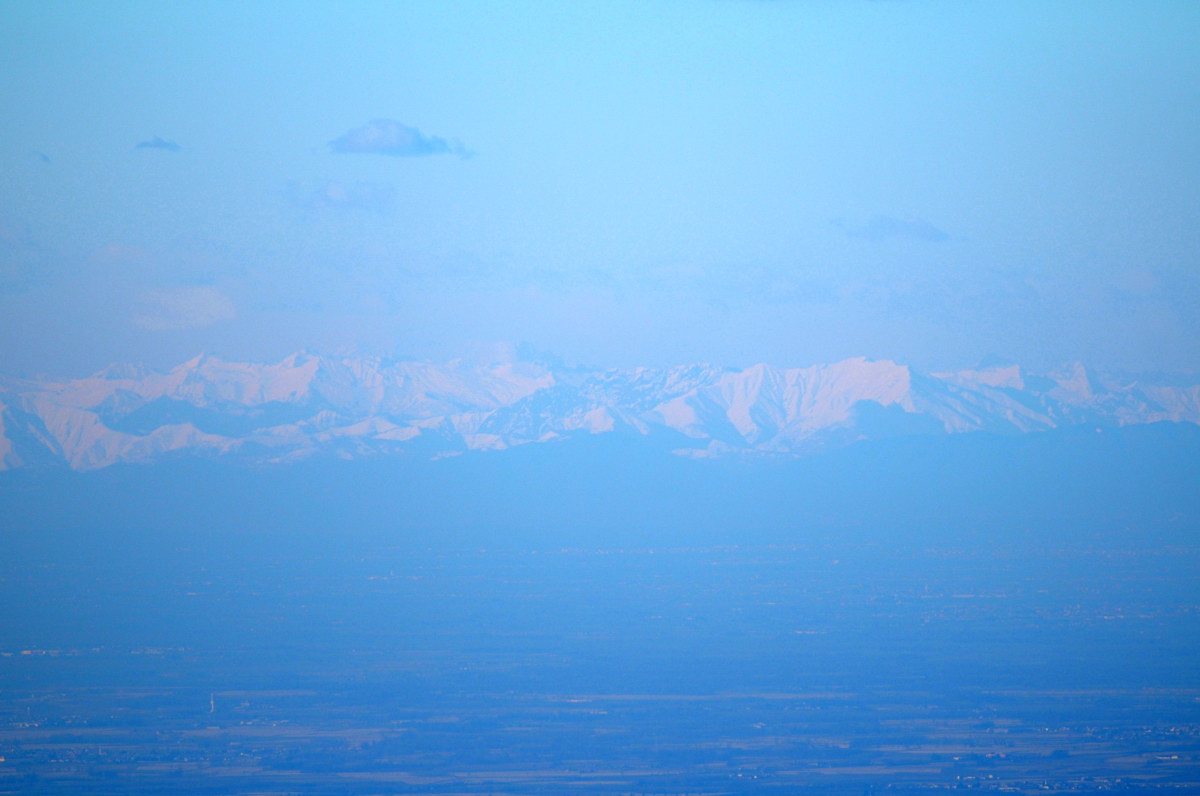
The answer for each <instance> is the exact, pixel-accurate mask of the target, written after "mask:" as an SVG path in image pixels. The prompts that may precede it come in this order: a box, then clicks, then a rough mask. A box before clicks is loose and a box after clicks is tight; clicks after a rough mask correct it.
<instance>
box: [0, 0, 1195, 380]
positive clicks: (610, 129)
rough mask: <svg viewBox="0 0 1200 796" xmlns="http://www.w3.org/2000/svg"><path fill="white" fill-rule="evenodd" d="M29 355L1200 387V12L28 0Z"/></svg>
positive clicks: (14, 345) (24, 13)
mask: <svg viewBox="0 0 1200 796" xmlns="http://www.w3.org/2000/svg"><path fill="white" fill-rule="evenodd" d="M0 107H3V108H4V120H3V122H2V123H0V162H2V163H3V165H2V167H0V371H8V372H31V371H48V372H51V373H63V374H79V373H83V372H87V371H91V370H94V369H96V368H99V367H101V366H103V365H105V364H107V363H108V362H110V361H115V360H140V361H145V362H148V363H150V364H153V365H158V366H165V365H171V364H175V363H177V362H180V361H182V360H184V359H186V358H188V357H190V356H192V355H193V354H196V353H199V352H202V351H207V352H212V353H217V354H220V355H223V356H228V357H237V358H241V357H245V358H272V359H273V358H279V357H282V356H284V355H285V354H287V353H289V352H290V351H293V350H296V349H299V348H303V347H308V348H313V349H316V350H322V351H332V350H340V349H345V348H352V347H358V348H359V349H360V350H364V351H369V352H390V353H394V354H399V355H404V356H412V357H419V358H435V359H442V358H450V357H452V356H455V355H457V354H459V353H462V352H463V351H464V350H466V349H467V348H469V346H470V345H471V344H472V343H473V341H475V342H478V341H498V340H507V341H527V342H529V343H531V344H533V345H534V346H537V347H540V348H544V349H548V350H551V351H554V352H556V353H559V354H561V355H563V356H564V357H565V358H567V359H568V360H575V361H581V362H585V363H588V364H592V365H598V366H629V365H639V364H647V365H663V364H672V363H679V362H686V361H695V360H707V361H711V362H716V363H721V364H729V365H749V364H752V363H754V362H757V361H768V362H772V363H775V364H778V365H788V366H791V365H805V364H812V363H815V362H823V361H832V360H836V359H840V358H844V357H849V356H858V355H865V356H869V357H874V358H893V359H896V360H899V361H902V362H906V363H910V364H913V365H916V366H918V367H922V368H929V369H938V368H950V367H958V366H969V365H973V364H975V363H976V362H977V361H978V360H980V359H981V358H983V357H984V356H986V355H988V354H997V355H999V356H1002V357H1006V358H1010V359H1013V360H1016V361H1019V362H1021V363H1022V364H1026V365H1028V366H1030V367H1033V368H1042V367H1048V366H1052V365H1054V364H1056V363H1059V362H1061V361H1064V360H1069V359H1082V360H1084V361H1086V362H1090V363H1093V364H1095V365H1098V366H1101V367H1108V368H1126V369H1151V368H1155V369H1157V368H1166V369H1170V370H1194V369H1197V368H1200V3H1196V2H1182V1H1181V2H1151V1H1148V0H1137V2H1132V1H1131V2H1121V3H1105V2H1099V0H1089V2H1055V3H1051V2H1032V3H1021V2H1014V1H1013V0H1005V1H1004V2H971V3H962V2H957V1H955V2H919V1H917V0H911V1H905V0H890V1H889V0H882V1H875V2H872V1H870V0H861V2H855V1H853V0H845V1H844V2H835V1H834V0H809V1H808V2H802V1H796V2H789V1H788V0H759V1H747V2H738V1H737V0H685V1H681V2H668V1H667V0H661V1H658V0H637V2H628V3H623V2H613V1H611V0H606V1H605V2H597V3H589V2H582V1H581V0H569V2H568V1H566V0H564V1H563V2H555V3H532V2H529V3H521V2H495V3H490V2H464V3H450V2H438V3H371V4H364V3H338V4H336V5H335V4H332V3H321V4H305V3H287V4H284V3H276V4H267V3H242V2H238V3H217V2H206V3H191V4H186V3H184V4H173V3H162V2H154V3H151V2H135V3H116V2H105V3H85V2H77V3H61V2H59V3H55V2H44V1H39V2H36V3H35V2H7V3H4V4H3V5H0Z"/></svg>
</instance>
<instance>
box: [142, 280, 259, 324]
mask: <svg viewBox="0 0 1200 796" xmlns="http://www.w3.org/2000/svg"><path fill="white" fill-rule="evenodd" d="M139 304H140V306H139V307H138V309H137V311H136V312H135V313H134V315H133V318H132V321H133V324H134V325H135V326H139V327H141V328H143V329H147V330H149V331H152V332H165V331H181V330H184V329H199V328H202V327H205V326H212V325H213V324H214V323H219V322H221V321H227V320H231V319H232V318H233V317H234V316H235V315H236V314H237V311H236V310H235V308H234V306H233V301H232V300H230V298H229V296H226V295H225V294H224V293H222V292H221V291H220V290H218V289H217V288H215V287H212V286H211V285H198V286H188V287H173V288H165V289H158V290H149V291H146V292H145V293H144V294H142V296H141V301H140V302H139Z"/></svg>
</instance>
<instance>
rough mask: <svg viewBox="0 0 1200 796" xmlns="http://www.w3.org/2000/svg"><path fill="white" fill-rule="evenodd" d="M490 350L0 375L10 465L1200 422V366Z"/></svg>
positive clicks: (692, 445)
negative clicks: (448, 356) (720, 360)
mask: <svg viewBox="0 0 1200 796" xmlns="http://www.w3.org/2000/svg"><path fill="white" fill-rule="evenodd" d="M485 353H487V352H485ZM501 353H504V352H501ZM494 354H495V352H491V353H488V355H486V356H484V355H480V354H479V353H478V352H475V353H473V354H472V355H471V356H468V357H463V358H460V359H456V360H451V361H449V362H443V363H437V362H425V361H415V360H389V359H383V358H379V357H372V356H355V355H352V354H340V355H337V356H324V355H321V354H319V353H315V352H311V351H299V352H296V353H294V354H291V355H289V356H287V357H284V358H283V359H281V360H279V361H277V362H269V363H255V362H234V361H229V360H225V359H222V358H220V357H217V356H212V355H201V356H197V357H195V358H193V359H190V360H188V361H187V362H184V363H182V364H180V365H178V366H176V367H174V368H172V369H171V370H169V371H166V372H157V371H152V370H149V369H146V368H141V367H133V366H131V367H123V366H120V365H117V366H112V367H110V368H106V369H105V370H104V371H101V372H100V373H97V374H95V375H94V376H91V377H88V378H85V379H77V380H66V381H62V380H56V381H51V380H42V381H38V380H20V381H18V380H6V381H5V382H4V383H5V384H6V385H7V387H6V390H5V393H4V396H3V397H4V401H3V406H2V407H0V460H2V461H3V464H2V465H0V466H3V467H18V466H26V465H29V464H32V463H45V462H47V461H60V462H65V463H66V464H68V465H70V466H73V467H77V468H82V469H87V468H94V467H103V466H106V465H108V464H113V463H116V462H130V461H140V462H152V461H155V460H157V459H158V458H161V457H163V456H168V455H171V456H177V455H186V454H188V453H197V454H200V453H203V454H206V455H211V454H220V455H225V456H233V457H251V458H254V459H260V460H263V461H293V460H297V459H302V458H305V457H306V456H310V455H314V454H316V453H320V452H322V451H326V452H336V455H339V456H344V455H377V454H381V453H387V452H396V451H409V452H420V455H430V456H439V455H446V454H451V453H456V452H461V451H464V450H471V449H487V450H502V449H505V448H511V447H514V446H518V445H525V444H534V443H539V442H546V441H550V440H556V439H563V438H565V437H570V436H574V435H579V434H607V433H614V432H617V431H620V432H621V433H624V434H641V435H647V436H662V435H664V434H665V435H668V436H671V438H672V439H676V440H678V441H679V442H680V445H679V450H680V452H682V453H687V454H688V455H717V454H720V453H721V452H732V451H742V452H745V453H763V454H772V455H801V454H804V453H806V452H811V451H813V450H819V449H826V448H828V447H830V446H835V445H844V444H851V443H853V442H854V441H856V440H860V439H872V438H878V437H880V436H889V435H895V434H913V433H922V434H929V433H939V434H945V433H961V432H969V431H977V430H988V431H992V432H1002V433H1019V432H1029V431H1037V430H1042V429H1050V428H1056V427H1060V426H1064V425H1070V424H1076V423H1096V424H1101V425H1102V424H1130V423H1141V422H1154V421H1159V420H1171V421H1177V422H1178V421H1184V422H1193V423H1200V386H1198V384H1197V383H1188V384H1179V383H1169V384H1168V383H1157V382H1154V383H1151V382H1148V381H1146V380H1136V381H1135V380H1129V379H1122V380H1120V381H1117V380H1113V379H1109V380H1107V381H1105V380H1104V379H1103V378H1102V377H1101V376H1099V375H1098V374H1096V373H1094V372H1092V371H1089V370H1088V369H1087V368H1085V367H1084V366H1083V365H1081V364H1079V363H1070V364H1068V365H1066V366H1064V367H1062V368H1059V369H1057V370H1055V371H1053V372H1051V373H1049V374H1044V375H1037V374H1031V373H1028V372H1026V371H1023V370H1022V369H1021V368H1019V367H1018V366H1016V365H1012V364H1004V363H995V364H989V365H988V366H987V367H981V368H977V369H974V370H964V371H958V372H955V373H941V374H929V373H921V372H918V371H915V370H913V369H912V368H910V367H909V366H907V365H904V364H900V363H897V362H894V361H892V360H886V359H885V360H872V359H868V358H865V357H854V358H850V359H845V360H842V361H840V362H834V363H830V364H819V365H811V366H808V367H802V368H780V367H777V366H775V365H771V364H769V363H765V362H760V363H757V364H754V365H751V366H749V367H746V368H741V369H739V368H731V367H722V366H716V365H711V364H704V363H695V364H686V365H678V366H674V367H669V368H662V369H660V368H634V369H628V370H622V369H609V370H588V369H585V368H580V367H566V366H563V365H562V364H560V363H556V362H553V361H551V360H550V359H548V358H539V359H538V360H537V361H533V360H531V359H530V358H527V357H522V356H517V355H515V354H514V352H512V351H509V352H508V355H504V356H500V355H494ZM672 435H673V436H672Z"/></svg>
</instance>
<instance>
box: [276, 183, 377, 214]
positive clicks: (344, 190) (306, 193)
mask: <svg viewBox="0 0 1200 796" xmlns="http://www.w3.org/2000/svg"><path fill="white" fill-rule="evenodd" d="M288 198H289V199H290V201H291V203H292V204H293V205H294V206H296V207H298V208H300V209H301V210H305V211H311V210H331V211H334V210H345V211H358V212H365V213H377V214H379V215H386V214H388V213H390V212H391V211H392V210H394V209H395V207H396V187H395V186H394V185H392V184H391V183H387V182H363V181H359V182H343V181H341V180H325V181H323V182H318V183H315V184H306V183H299V182H294V183H291V184H290V185H289V186H288Z"/></svg>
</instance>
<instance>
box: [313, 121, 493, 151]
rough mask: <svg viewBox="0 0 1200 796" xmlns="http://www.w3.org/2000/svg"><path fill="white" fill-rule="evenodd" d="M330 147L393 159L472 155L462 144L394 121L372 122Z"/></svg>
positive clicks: (341, 136) (340, 137)
mask: <svg viewBox="0 0 1200 796" xmlns="http://www.w3.org/2000/svg"><path fill="white" fill-rule="evenodd" d="M329 148H330V149H332V150H333V151H334V152H338V153H341V154H345V155H389V156H391V157H423V156H426V155H458V156H459V157H461V158H468V157H470V156H471V154H472V153H470V152H468V151H467V149H466V148H465V147H463V145H462V143H460V142H459V141H456V140H454V139H445V138H441V137H439V136H435V135H434V136H427V135H424V134H423V133H422V132H421V131H420V130H418V129H417V128H415V127H409V126H408V125H406V124H401V123H400V122H397V121H394V120H392V119H372V120H371V121H369V122H367V123H366V124H364V125H363V126H362V127H356V128H354V129H353V130H350V131H348V132H346V133H344V134H342V135H340V136H338V137H337V138H335V139H333V140H332V141H330V142H329Z"/></svg>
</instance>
